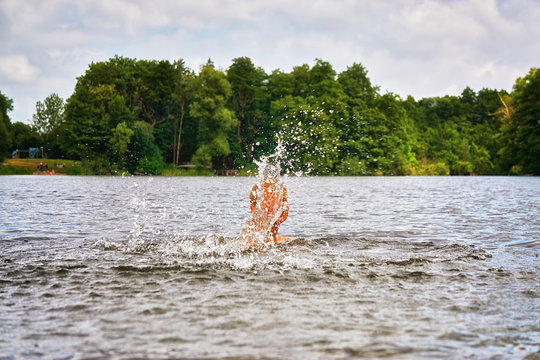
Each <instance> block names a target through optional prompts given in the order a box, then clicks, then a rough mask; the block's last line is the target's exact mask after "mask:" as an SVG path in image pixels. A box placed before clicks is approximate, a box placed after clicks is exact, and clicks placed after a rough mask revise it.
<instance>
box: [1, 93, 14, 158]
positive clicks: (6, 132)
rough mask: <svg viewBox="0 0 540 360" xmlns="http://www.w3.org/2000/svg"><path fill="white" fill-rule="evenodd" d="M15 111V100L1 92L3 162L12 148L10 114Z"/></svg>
mask: <svg viewBox="0 0 540 360" xmlns="http://www.w3.org/2000/svg"><path fill="white" fill-rule="evenodd" d="M12 110H13V100H11V99H10V98H8V97H7V96H5V95H4V94H2V92H1V91H0V160H3V159H4V157H5V155H6V152H7V151H8V149H9V148H10V146H11V142H12V133H11V121H10V118H9V116H8V112H10V111H12Z"/></svg>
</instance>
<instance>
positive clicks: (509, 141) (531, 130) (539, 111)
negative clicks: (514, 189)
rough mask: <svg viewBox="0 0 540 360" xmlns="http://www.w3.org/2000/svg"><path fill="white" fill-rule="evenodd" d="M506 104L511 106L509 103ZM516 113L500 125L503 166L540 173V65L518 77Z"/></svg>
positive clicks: (522, 171) (514, 105) (510, 171)
mask: <svg viewBox="0 0 540 360" xmlns="http://www.w3.org/2000/svg"><path fill="white" fill-rule="evenodd" d="M504 104H505V107H508V105H507V104H506V103H504ZM512 108H513V113H509V115H510V116H508V117H505V118H504V121H503V125H502V127H501V132H502V137H501V140H500V145H501V149H500V154H501V163H502V170H503V171H505V172H509V173H516V174H519V173H524V174H535V175H540V160H539V159H540V69H539V68H532V69H531V70H530V71H529V73H528V74H527V75H526V76H524V77H522V78H518V79H517V80H516V83H515V84H514V89H513V92H512Z"/></svg>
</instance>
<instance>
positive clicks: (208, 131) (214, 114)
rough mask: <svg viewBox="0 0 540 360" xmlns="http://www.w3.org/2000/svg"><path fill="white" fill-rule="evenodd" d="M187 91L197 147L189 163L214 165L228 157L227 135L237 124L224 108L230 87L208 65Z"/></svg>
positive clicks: (219, 73) (212, 66) (221, 76)
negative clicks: (197, 140)
mask: <svg viewBox="0 0 540 360" xmlns="http://www.w3.org/2000/svg"><path fill="white" fill-rule="evenodd" d="M190 90H191V92H192V94H193V102H192V103H191V105H190V108H189V111H190V114H191V116H193V117H194V118H196V119H197V120H198V128H199V147H198V149H197V151H196V152H195V154H194V155H193V162H195V163H197V164H199V165H202V166H212V165H216V163H217V162H218V160H219V159H223V158H224V157H225V156H227V155H228V154H229V153H230V151H231V148H230V144H229V134H230V132H231V131H233V129H234V128H235V127H236V126H237V121H238V120H237V119H236V118H235V116H234V114H233V112H232V111H231V110H229V109H227V107H226V104H227V102H228V101H229V99H230V97H231V85H230V83H229V82H228V81H227V78H226V76H225V74H224V73H223V72H221V71H219V70H216V69H215V68H214V65H213V64H212V63H211V62H210V61H209V62H208V63H207V64H206V65H204V66H202V68H201V71H200V72H199V74H198V76H197V78H196V80H195V81H194V82H193V83H192V88H191V89H190ZM219 165H220V166H223V164H219Z"/></svg>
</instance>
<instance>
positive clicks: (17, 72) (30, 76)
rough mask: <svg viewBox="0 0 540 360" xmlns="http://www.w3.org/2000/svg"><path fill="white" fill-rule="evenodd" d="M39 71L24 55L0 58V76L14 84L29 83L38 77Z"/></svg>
mask: <svg viewBox="0 0 540 360" xmlns="http://www.w3.org/2000/svg"><path fill="white" fill-rule="evenodd" d="M39 72H40V71H39V69H38V68H37V67H35V66H33V65H32V64H30V61H28V58H27V57H26V56H25V55H22V54H17V55H5V56H0V74H1V75H2V77H3V78H5V79H8V80H9V81H12V82H15V83H30V82H32V81H34V80H35V79H36V77H37V76H38V75H39Z"/></svg>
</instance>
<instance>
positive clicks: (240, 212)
mask: <svg viewBox="0 0 540 360" xmlns="http://www.w3.org/2000/svg"><path fill="white" fill-rule="evenodd" d="M253 183H254V179H253V178H143V177H141V178H103V177H11V176H4V177H0V185H1V186H0V200H1V204H2V205H1V206H0V314H2V316H1V317H2V321H1V323H0V330H1V334H2V335H1V336H0V357H8V358H11V357H17V356H19V355H23V356H25V357H53V358H59V357H65V358H74V357H83V358H86V357H111V356H112V357H119V358H131V357H151V358H171V357H176V358H178V357H180V358H239V357H240V358H248V359H249V358H263V359H264V358H292V359H305V358H321V359H333V358H336V359H342V358H378V357H390V358H400V359H401V358H426V359H431V358H492V357H495V358H519V359H521V358H524V357H526V356H528V357H529V358H534V357H535V356H536V357H538V356H540V354H539V349H540V316H539V315H538V314H540V300H539V299H540V285H539V281H538V278H539V275H540V259H539V257H538V256H539V254H540V242H539V241H540V221H539V219H540V179H539V178H505V177H495V178H489V177H485V178H480V177H472V178H466V177H465V178H464V177H443V178H417V177H414V178H413V177H405V178H397V177H396V178H386V177H384V178H383V177H380V178H379V177H377V178H316V177H307V178H293V177H291V178H287V179H286V183H287V187H288V189H289V202H290V206H291V210H290V215H289V218H288V219H287V221H286V222H284V223H283V225H282V227H281V229H280V234H284V235H287V236H291V237H294V238H295V239H296V240H294V241H293V242H292V243H289V244H286V245H281V246H276V247H272V248H269V249H267V250H266V251H264V252H259V253H258V252H252V251H243V250H242V244H241V242H239V240H238V237H237V236H238V234H239V232H240V229H241V227H242V224H243V221H244V219H245V218H246V217H247V216H248V214H249V207H250V204H249V198H248V194H249V191H250V189H251V185H252V184H253Z"/></svg>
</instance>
